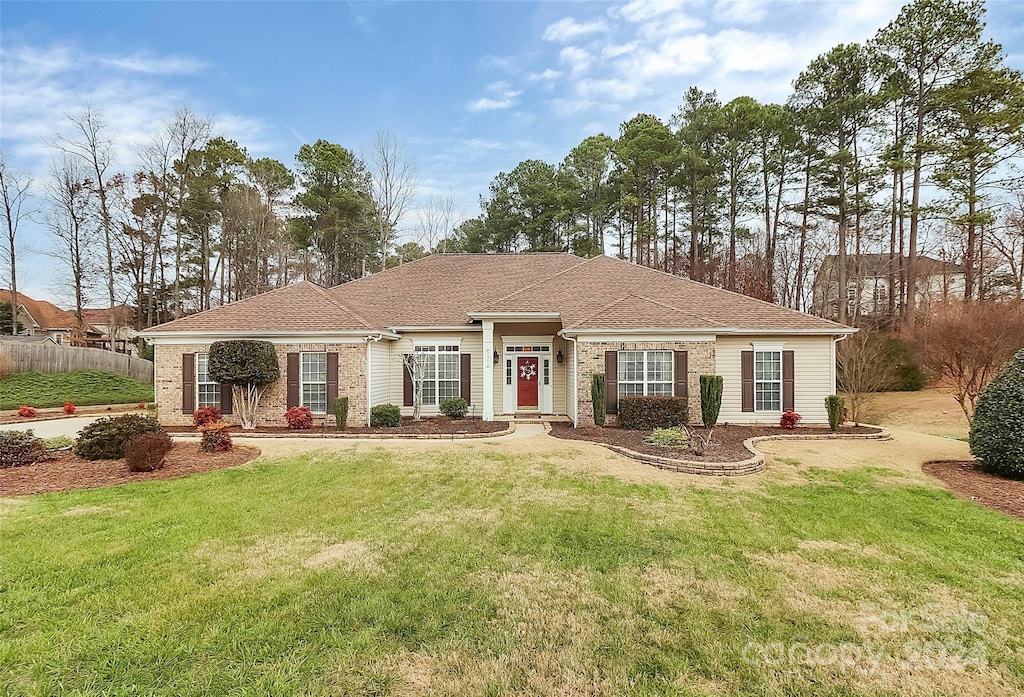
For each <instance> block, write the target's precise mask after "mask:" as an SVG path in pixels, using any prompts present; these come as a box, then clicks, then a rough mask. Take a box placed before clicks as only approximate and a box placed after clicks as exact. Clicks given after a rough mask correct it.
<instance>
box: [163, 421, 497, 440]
mask: <svg viewBox="0 0 1024 697" xmlns="http://www.w3.org/2000/svg"><path fill="white" fill-rule="evenodd" d="M515 430H516V425H515V424H514V423H512V422H511V421H510V422H509V424H508V428H506V429H505V430H503V431H491V432H489V433H394V434H392V433H341V432H339V433H305V432H303V431H302V430H301V429H296V430H295V431H294V432H292V433H248V432H246V431H237V432H235V431H232V432H231V437H232V438H321V439H346V438H350V439H354V440H464V439H467V438H498V437H500V436H507V435H509V434H510V433H514V432H515ZM199 435H200V434H199V433H193V432H191V431H189V432H187V433H172V434H171V437H173V438H199Z"/></svg>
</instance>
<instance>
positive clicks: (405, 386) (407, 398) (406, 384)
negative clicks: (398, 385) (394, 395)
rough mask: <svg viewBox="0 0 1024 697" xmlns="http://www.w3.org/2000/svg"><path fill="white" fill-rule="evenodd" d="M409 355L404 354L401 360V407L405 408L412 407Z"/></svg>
mask: <svg viewBox="0 0 1024 697" xmlns="http://www.w3.org/2000/svg"><path fill="white" fill-rule="evenodd" d="M410 355H411V354H408V353H407V354H405V356H403V357H402V358H403V360H402V405H403V406H406V407H411V406H412V401H413V399H412V373H410V372H409V363H408V361H409V356H410Z"/></svg>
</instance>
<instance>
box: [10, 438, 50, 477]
mask: <svg viewBox="0 0 1024 697" xmlns="http://www.w3.org/2000/svg"><path fill="white" fill-rule="evenodd" d="M47 457H48V453H47V452H46V443H44V442H43V439H42V438H36V437H35V434H33V433H32V431H31V429H30V430H28V431H0V469H4V468H6V467H23V466H25V465H31V464H34V463H36V462H39V461H40V460H45V459H46V458H47Z"/></svg>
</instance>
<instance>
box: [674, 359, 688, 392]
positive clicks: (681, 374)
mask: <svg viewBox="0 0 1024 697" xmlns="http://www.w3.org/2000/svg"><path fill="white" fill-rule="evenodd" d="M675 357H676V369H675V383H676V384H675V389H674V391H673V393H672V394H674V395H675V396H676V397H682V398H683V399H686V398H687V397H689V396H690V385H689V381H688V378H687V359H688V354H687V352H686V351H676V352H675Z"/></svg>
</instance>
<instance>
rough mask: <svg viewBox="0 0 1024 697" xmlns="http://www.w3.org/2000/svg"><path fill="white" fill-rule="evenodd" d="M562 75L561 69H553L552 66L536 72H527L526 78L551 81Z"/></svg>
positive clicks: (536, 80) (534, 80)
mask: <svg viewBox="0 0 1024 697" xmlns="http://www.w3.org/2000/svg"><path fill="white" fill-rule="evenodd" d="M560 77H562V71H561V70H554V69H553V68H545V69H544V70H542V71H540V72H536V73H528V74H527V75H526V79H527V80H529V81H530V82H551V81H552V80H557V79H558V78H560Z"/></svg>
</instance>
